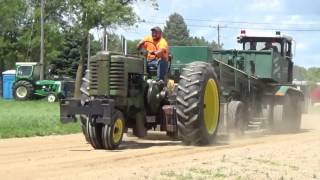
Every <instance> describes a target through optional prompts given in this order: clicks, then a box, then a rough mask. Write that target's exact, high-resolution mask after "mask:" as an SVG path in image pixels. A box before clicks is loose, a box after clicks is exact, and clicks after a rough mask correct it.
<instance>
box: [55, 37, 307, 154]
mask: <svg viewBox="0 0 320 180" xmlns="http://www.w3.org/2000/svg"><path fill="white" fill-rule="evenodd" d="M251 42H254V43H258V44H264V43H267V42H268V43H269V42H272V43H276V45H277V46H278V51H277V52H276V51H275V50H274V49H266V50H262V51H260V50H257V49H255V50H254V49H250V50H248V49H247V46H248V44H250V43H251ZM239 43H241V44H243V47H244V49H243V50H220V51H212V50H210V49H209V48H208V47H188V46H180V47H171V48H170V51H171V53H172V55H173V57H174V59H173V63H172V65H171V68H170V71H169V72H168V79H167V80H166V81H165V82H164V83H163V82H161V81H160V82H157V81H155V80H154V79H155V76H156V70H155V69H148V68H147V66H146V60H145V58H143V56H135V55H127V54H125V53H123V54H121V53H114V52H109V51H103V52H99V53H98V54H97V55H95V56H93V57H92V58H90V62H89V66H88V69H87V71H86V74H85V77H84V78H83V82H82V86H81V89H80V90H81V94H82V95H81V98H80V99H63V100H61V102H60V116H61V117H60V118H61V121H62V122H63V123H69V122H75V121H77V120H80V121H81V126H82V130H83V133H84V136H85V138H86V140H87V141H88V142H89V143H90V144H91V145H92V147H93V148H95V149H108V150H114V149H117V148H118V147H119V145H120V144H121V143H122V139H123V134H124V133H125V132H127V131H128V129H132V131H133V134H134V135H135V136H137V137H140V138H143V137H144V136H146V134H147V131H149V130H152V129H157V128H158V127H160V130H161V131H165V132H166V133H167V135H168V136H170V137H173V138H177V137H181V139H182V141H183V143H184V144H186V145H190V144H191V145H206V144H210V143H212V142H214V141H215V140H216V137H217V136H218V135H219V136H220V135H229V134H236V135H242V134H243V133H246V132H247V131H250V130H255V129H258V128H259V129H270V130H272V131H276V132H288V131H290V132H296V131H298V130H299V129H300V121H301V104H302V102H303V94H302V93H301V91H299V90H298V89H297V88H295V86H294V85H293V84H292V83H291V81H292V66H293V62H292V52H291V43H292V39H291V38H289V37H285V36H275V37H249V36H241V37H239Z"/></svg>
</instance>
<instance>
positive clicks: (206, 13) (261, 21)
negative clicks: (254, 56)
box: [116, 0, 320, 68]
mask: <svg viewBox="0 0 320 180" xmlns="http://www.w3.org/2000/svg"><path fill="white" fill-rule="evenodd" d="M157 2H158V4H159V10H154V8H152V7H151V3H150V2H143V1H139V2H138V3H136V4H134V5H133V8H134V10H135V12H136V13H137V15H138V16H139V17H140V18H141V19H144V20H145V21H146V22H147V23H140V24H138V27H131V28H120V29H118V30H117V32H116V33H117V34H123V35H124V36H126V38H127V39H132V40H133V39H141V38H142V37H143V36H145V35H147V34H149V33H150V28H151V27H152V26H155V25H158V26H160V27H164V25H165V22H166V21H167V20H168V16H169V15H171V14H173V13H175V12H176V13H179V14H181V15H182V16H183V17H184V18H185V21H186V23H187V25H188V28H189V30H190V35H191V36H203V37H205V38H206V39H207V40H209V41H212V40H217V30H216V28H215V27H216V26H217V25H218V24H219V25H220V26H221V27H223V28H221V42H222V43H223V44H224V47H223V48H224V49H236V48H239V45H238V44H237V41H236V37H237V36H239V33H240V30H241V29H246V31H247V34H248V35H249V34H255V35H266V34H269V35H270V34H275V31H276V30H282V31H281V34H286V35H289V36H291V37H292V38H293V39H294V40H295V42H296V51H295V57H294V62H295V64H297V65H299V66H303V67H307V68H309V67H320V1H318V0H303V1H302V0H158V1H157ZM266 29H267V30H266ZM301 30H302V31H301ZM305 30H307V31H305ZM310 30H311V31H310Z"/></svg>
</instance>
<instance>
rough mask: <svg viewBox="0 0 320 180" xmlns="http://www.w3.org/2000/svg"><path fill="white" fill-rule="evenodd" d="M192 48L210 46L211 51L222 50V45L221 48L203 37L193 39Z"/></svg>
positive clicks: (191, 39)
mask: <svg viewBox="0 0 320 180" xmlns="http://www.w3.org/2000/svg"><path fill="white" fill-rule="evenodd" d="M190 41H191V45H192V46H209V48H210V49H212V50H216V49H222V45H221V46H219V45H218V44H217V43H216V42H215V41H212V42H209V41H207V40H206V39H205V38H204V37H203V36H202V37H196V36H195V37H191V38H190Z"/></svg>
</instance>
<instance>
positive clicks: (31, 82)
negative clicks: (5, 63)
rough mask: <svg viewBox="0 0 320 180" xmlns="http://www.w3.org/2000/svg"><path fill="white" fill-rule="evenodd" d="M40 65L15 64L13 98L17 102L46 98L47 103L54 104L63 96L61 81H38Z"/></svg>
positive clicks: (34, 63) (29, 63)
mask: <svg viewBox="0 0 320 180" xmlns="http://www.w3.org/2000/svg"><path fill="white" fill-rule="evenodd" d="M39 79H40V65H39V64H38V63H36V62H17V63H16V81H15V83H14V85H13V96H14V98H15V99H16V100H18V101H24V100H30V99H34V98H38V97H40V98H41V97H47V100H48V102H55V101H57V100H58V98H61V97H62V96H63V93H62V91H61V85H62V83H61V81H54V80H39Z"/></svg>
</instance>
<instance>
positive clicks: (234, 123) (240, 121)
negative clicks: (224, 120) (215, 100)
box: [228, 101, 248, 135]
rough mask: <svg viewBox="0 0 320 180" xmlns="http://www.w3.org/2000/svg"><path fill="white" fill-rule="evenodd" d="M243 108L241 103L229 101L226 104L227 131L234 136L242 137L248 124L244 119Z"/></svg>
mask: <svg viewBox="0 0 320 180" xmlns="http://www.w3.org/2000/svg"><path fill="white" fill-rule="evenodd" d="M245 117H246V116H245V107H244V104H243V103H242V102H241V101H231V102H230V103H229V104H228V129H229V131H231V132H233V133H235V134H236V135H243V133H244V131H245V130H246V129H247V127H248V124H247V123H246V122H247V121H246V119H245Z"/></svg>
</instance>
